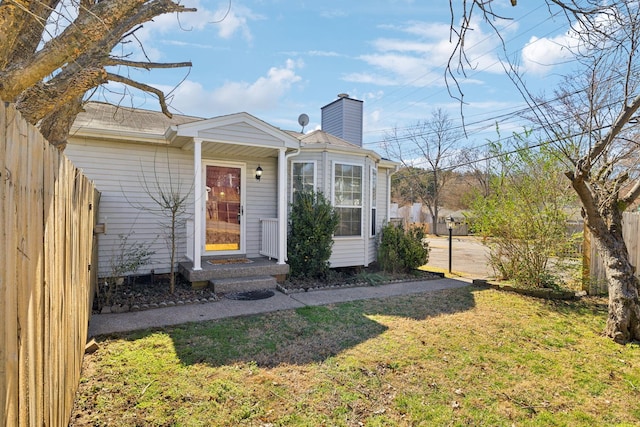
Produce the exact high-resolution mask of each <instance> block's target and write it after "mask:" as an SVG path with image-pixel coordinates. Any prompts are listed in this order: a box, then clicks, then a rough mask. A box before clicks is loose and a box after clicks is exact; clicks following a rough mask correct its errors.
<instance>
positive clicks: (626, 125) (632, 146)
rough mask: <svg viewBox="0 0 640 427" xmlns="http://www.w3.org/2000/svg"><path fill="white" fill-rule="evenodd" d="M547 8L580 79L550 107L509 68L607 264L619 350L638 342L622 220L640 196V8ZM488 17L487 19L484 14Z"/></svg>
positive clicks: (611, 322)
mask: <svg viewBox="0 0 640 427" xmlns="http://www.w3.org/2000/svg"><path fill="white" fill-rule="evenodd" d="M472 3H473V5H475V6H476V8H480V9H479V10H483V11H484V12H485V13H486V12H487V10H488V9H487V7H489V6H490V5H489V3H490V2H487V1H480V0H474V1H473V2H472ZM451 4H453V2H451ZM547 4H549V5H550V7H552V6H553V7H559V8H560V9H561V11H562V12H564V15H565V16H566V18H567V22H568V26H569V27H570V31H571V32H570V33H571V34H572V35H573V37H574V39H575V45H574V46H573V48H572V51H573V53H574V55H575V58H576V60H577V63H578V64H579V65H580V71H579V73H578V74H576V75H573V76H570V77H569V78H567V80H566V82H565V84H563V85H562V88H561V89H560V90H558V91H557V92H556V94H555V98H554V100H546V101H545V100H542V99H539V98H538V97H536V96H533V95H532V94H531V93H530V92H529V91H528V90H527V85H526V83H525V82H524V80H523V79H522V76H521V75H520V74H519V72H518V69H517V67H516V66H514V65H512V64H507V65H506V66H505V69H506V71H507V72H508V73H509V75H510V77H511V79H512V81H513V82H514V84H515V86H516V87H517V88H518V90H519V91H520V93H521V94H522V95H523V98H524V99H525V100H526V101H527V102H528V104H529V107H530V113H531V115H533V116H534V120H535V121H536V122H537V123H538V124H539V125H541V126H542V129H543V131H544V132H546V134H547V137H548V139H549V141H550V143H555V144H557V145H558V148H559V149H560V150H561V151H562V153H563V155H564V161H565V164H566V167H567V172H566V176H567V177H568V178H569V180H570V181H571V185H572V187H573V189H574V190H575V191H576V193H577V194H578V197H579V198H580V201H581V203H582V215H583V217H584V220H585V224H586V226H587V227H588V228H589V230H590V231H591V233H592V235H593V241H594V242H595V245H596V247H597V249H598V251H599V252H600V255H601V257H602V259H603V260H604V264H605V274H606V277H607V281H608V286H609V314H608V319H607V325H606V328H605V334H606V335H607V336H609V337H611V338H612V339H613V340H615V341H616V342H618V343H628V342H631V341H634V340H635V341H637V340H640V298H639V293H640V291H639V288H640V283H639V281H638V278H637V277H636V276H635V275H634V270H635V268H634V266H633V265H631V263H630V261H629V255H628V252H627V247H626V245H625V242H624V240H623V237H622V213H623V212H624V211H625V210H626V209H627V208H628V207H629V206H630V205H631V204H632V203H634V201H636V199H638V197H639V196H640V173H639V171H638V155H637V152H638V144H639V141H640V138H639V136H640V135H639V130H640V128H639V127H638V109H639V108H640V74H639V72H638V70H639V66H640V63H638V54H639V52H638V47H639V45H640V4H639V3H638V2H637V1H631V0H617V1H612V2H600V1H596V0H587V1H585V2H580V3H578V2H575V1H573V0H572V1H566V2H563V1H556V0H548V1H547ZM452 10H453V9H452ZM468 13H469V9H468V8H466V10H465V14H466V15H467V16H468ZM485 18H486V19H488V20H490V19H489V18H488V15H486V14H485ZM452 22H453V21H452ZM469 22H470V21H469V20H463V25H462V26H461V27H459V28H457V29H456V34H457V35H458V36H459V37H460V40H461V41H460V42H459V43H458V45H457V47H456V52H457V55H458V56H459V57H460V58H463V57H464V53H463V52H464V49H463V48H464V34H465V32H466V31H467V30H468V29H469V28H470V27H469V25H470V24H469ZM465 26H466V28H465ZM452 28H453V24H452ZM567 48H570V47H567Z"/></svg>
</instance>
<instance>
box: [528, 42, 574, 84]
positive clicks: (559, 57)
mask: <svg viewBox="0 0 640 427" xmlns="http://www.w3.org/2000/svg"><path fill="white" fill-rule="evenodd" d="M575 43H576V41H575V39H573V38H572V37H571V36H570V35H569V34H561V35H559V36H556V37H551V38H548V37H543V38H538V37H535V36H534V37H531V39H529V42H528V43H527V44H526V45H525V46H524V48H522V65H523V67H524V69H525V70H526V71H528V72H530V73H533V74H536V75H544V74H547V73H548V72H549V71H550V70H551V68H553V66H555V65H558V64H561V63H563V62H565V61H567V60H569V59H570V58H571V57H572V56H573V54H572V53H571V49H570V46H575Z"/></svg>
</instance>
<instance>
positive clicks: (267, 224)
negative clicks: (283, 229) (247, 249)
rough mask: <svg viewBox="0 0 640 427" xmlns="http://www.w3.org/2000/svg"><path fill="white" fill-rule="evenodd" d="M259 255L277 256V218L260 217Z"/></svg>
mask: <svg viewBox="0 0 640 427" xmlns="http://www.w3.org/2000/svg"><path fill="white" fill-rule="evenodd" d="M260 228H261V234H262V237H261V241H260V255H264V256H266V257H269V258H276V259H277V258H278V218H261V219H260Z"/></svg>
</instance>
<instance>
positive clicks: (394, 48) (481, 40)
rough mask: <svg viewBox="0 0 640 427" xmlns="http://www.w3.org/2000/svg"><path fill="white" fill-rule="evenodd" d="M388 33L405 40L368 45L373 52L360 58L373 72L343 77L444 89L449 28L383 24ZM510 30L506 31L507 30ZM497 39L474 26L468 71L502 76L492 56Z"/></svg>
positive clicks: (385, 39)
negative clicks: (395, 34)
mask: <svg viewBox="0 0 640 427" xmlns="http://www.w3.org/2000/svg"><path fill="white" fill-rule="evenodd" d="M380 28H381V29H384V30H387V31H395V32H400V33H402V34H404V37H392V38H391V37H382V38H378V39H376V40H373V41H372V42H371V45H372V46H373V48H374V51H373V52H371V53H368V54H365V55H361V56H360V57H359V59H361V60H362V61H364V62H366V63H367V64H368V65H369V66H370V68H371V69H372V70H368V71H363V72H359V73H351V74H348V75H345V76H344V79H345V80H347V81H356V82H360V83H363V82H364V83H375V84H378V85H410V86H419V87H424V86H443V85H444V84H445V82H444V78H443V75H444V68H445V67H446V65H447V63H448V61H449V58H450V56H451V53H452V51H453V48H454V45H453V44H452V43H450V42H449V30H450V29H449V25H448V24H443V23H430V22H409V23H406V24H405V25H404V26H390V25H385V26H383V27H380ZM507 31H509V30H507ZM499 43H500V39H499V38H497V37H491V34H487V33H486V32H483V30H482V26H480V25H474V30H473V31H470V32H468V33H467V39H466V41H465V46H466V54H467V59H468V60H469V63H470V66H469V69H471V68H473V69H475V70H479V71H485V72H491V73H502V72H503V69H502V67H501V66H500V59H499V58H498V56H497V55H496V53H495V50H496V49H495V48H496V47H497V46H498V45H499Z"/></svg>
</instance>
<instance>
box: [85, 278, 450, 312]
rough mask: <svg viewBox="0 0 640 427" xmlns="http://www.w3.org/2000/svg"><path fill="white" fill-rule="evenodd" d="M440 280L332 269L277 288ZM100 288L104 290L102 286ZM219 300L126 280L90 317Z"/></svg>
mask: <svg viewBox="0 0 640 427" xmlns="http://www.w3.org/2000/svg"><path fill="white" fill-rule="evenodd" d="M440 277H442V276H440V275H437V274H434V273H429V272H426V271H416V272H415V274H388V273H381V272H376V271H366V270H355V269H336V270H331V273H330V274H329V275H328V277H326V278H325V279H323V280H319V279H308V278H298V279H287V280H286V281H285V282H284V283H283V284H280V285H278V290H279V291H281V292H283V293H285V294H290V293H295V292H308V291H314V290H319V289H327V288H345V287H355V286H377V285H384V284H386V283H393V282H400V281H410V280H430V279H437V278H440ZM101 288H102V289H104V287H103V286H101ZM223 296H224V295H222V294H216V293H214V292H213V290H212V289H210V288H204V289H193V288H192V287H191V283H189V282H187V281H186V280H184V279H183V278H182V277H181V276H178V278H177V280H176V286H175V291H174V293H173V294H172V293H171V292H170V289H169V279H168V277H167V275H155V276H151V275H145V276H138V277H129V278H127V280H125V283H123V284H122V285H120V286H118V287H117V290H116V291H114V292H113V293H112V295H111V296H110V298H109V299H108V300H107V299H106V298H105V297H104V292H102V293H101V295H99V296H98V297H96V298H95V299H94V305H93V313H94V314H98V313H102V314H107V313H123V312H128V311H141V310H149V309H154V308H161V307H172V306H178V305H185V304H202V303H208V302H214V301H218V300H220V298H222V297H223ZM239 298H240V297H239Z"/></svg>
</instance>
